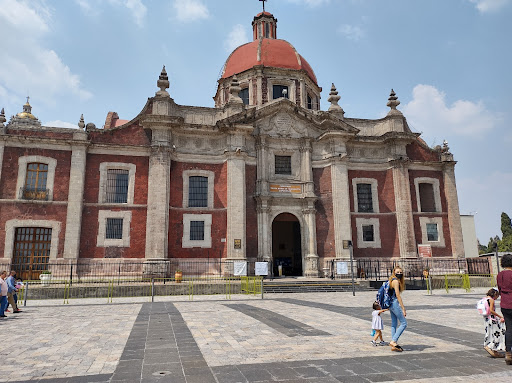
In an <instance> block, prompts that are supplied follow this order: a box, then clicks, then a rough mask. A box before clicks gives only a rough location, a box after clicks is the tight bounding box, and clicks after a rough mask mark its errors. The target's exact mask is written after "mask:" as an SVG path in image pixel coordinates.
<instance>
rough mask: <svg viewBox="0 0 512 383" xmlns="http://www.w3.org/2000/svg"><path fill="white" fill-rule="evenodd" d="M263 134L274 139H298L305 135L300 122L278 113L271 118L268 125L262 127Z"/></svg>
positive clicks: (305, 130)
mask: <svg viewBox="0 0 512 383" xmlns="http://www.w3.org/2000/svg"><path fill="white" fill-rule="evenodd" d="M262 130H263V132H265V133H266V134H268V135H270V136H274V137H287V138H289V137H293V138H300V137H304V136H306V135H307V129H306V127H305V126H304V123H303V122H302V121H298V120H296V119H294V118H292V116H290V115H289V114H287V113H279V114H277V115H275V116H274V117H272V118H271V119H270V121H268V124H265V122H264V125H263V126H262Z"/></svg>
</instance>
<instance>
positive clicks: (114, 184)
mask: <svg viewBox="0 0 512 383" xmlns="http://www.w3.org/2000/svg"><path fill="white" fill-rule="evenodd" d="M128 174H129V171H128V170H124V169H108V170H107V188H106V189H107V193H106V196H105V197H106V198H105V202H106V203H126V202H127V201H128V179H129V176H128Z"/></svg>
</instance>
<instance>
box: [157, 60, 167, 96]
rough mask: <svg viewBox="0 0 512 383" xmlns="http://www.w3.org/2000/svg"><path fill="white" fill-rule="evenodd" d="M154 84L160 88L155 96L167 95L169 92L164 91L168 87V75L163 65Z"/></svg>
mask: <svg viewBox="0 0 512 383" xmlns="http://www.w3.org/2000/svg"><path fill="white" fill-rule="evenodd" d="M156 86H157V87H159V88H160V90H159V91H157V92H156V95H157V96H169V92H167V91H166V89H167V88H169V77H167V72H166V71H165V65H164V67H163V68H162V72H161V73H160V77H158V81H157V82H156Z"/></svg>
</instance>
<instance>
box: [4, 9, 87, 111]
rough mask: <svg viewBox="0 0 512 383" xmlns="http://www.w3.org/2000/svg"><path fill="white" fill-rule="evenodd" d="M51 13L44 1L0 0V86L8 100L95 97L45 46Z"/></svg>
mask: <svg viewBox="0 0 512 383" xmlns="http://www.w3.org/2000/svg"><path fill="white" fill-rule="evenodd" d="M50 25H51V12H50V9H49V8H48V7H45V3H44V2H34V1H32V2H30V3H29V2H25V1H17V0H0V36H2V38H1V39H0V52H2V59H1V65H0V87H1V88H2V89H3V91H2V93H6V94H7V96H6V97H8V98H9V99H11V100H14V99H16V98H19V97H20V96H26V95H27V94H28V93H30V95H31V96H34V97H35V98H37V99H39V100H41V101H43V102H46V103H48V104H53V103H54V102H55V97H56V96H69V95H73V96H76V97H78V98H80V99H81V100H86V99H88V98H90V97H92V95H91V93H90V92H88V91H87V90H85V89H84V88H83V86H82V84H81V83H80V77H79V76H78V75H76V74H74V73H72V71H71V69H70V68H69V67H68V66H67V65H66V64H65V63H64V62H62V60H61V58H60V57H59V55H58V54H57V53H56V52H55V51H54V50H52V49H48V48H46V47H45V36H46V35H47V34H48V33H49V31H50Z"/></svg>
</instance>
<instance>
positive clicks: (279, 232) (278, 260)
mask: <svg viewBox="0 0 512 383" xmlns="http://www.w3.org/2000/svg"><path fill="white" fill-rule="evenodd" d="M272 259H273V260H274V275H276V276H278V275H279V268H278V266H279V265H281V266H282V270H283V275H285V276H302V274H303V272H302V239H301V235H300V222H299V220H298V219H297V217H295V216H294V215H293V214H289V213H282V214H279V215H278V216H277V217H276V218H274V222H272Z"/></svg>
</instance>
